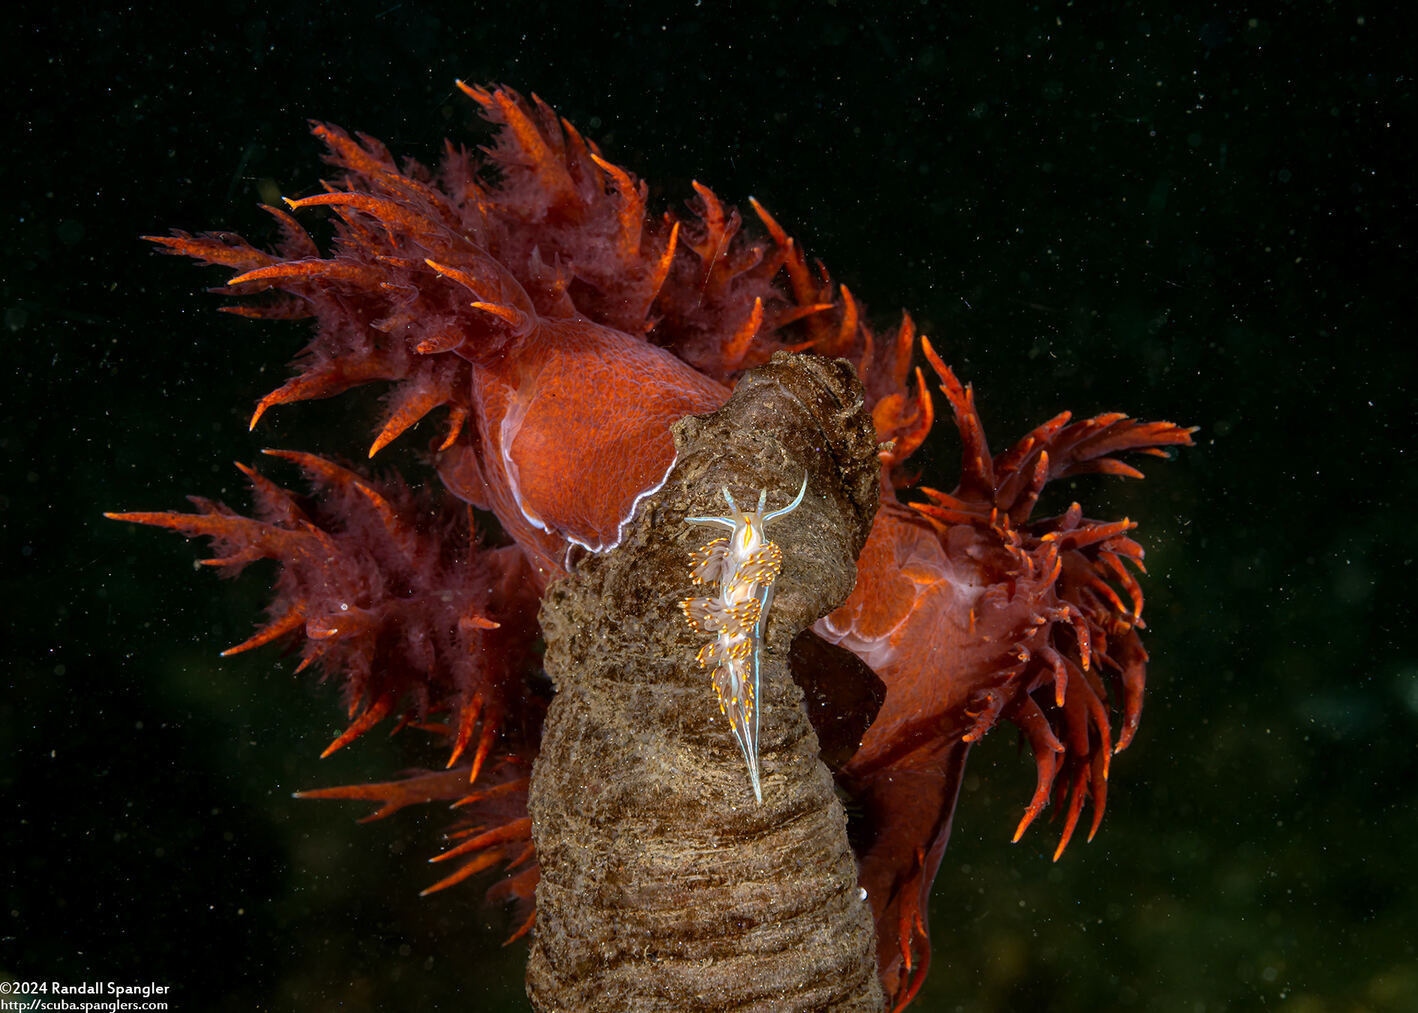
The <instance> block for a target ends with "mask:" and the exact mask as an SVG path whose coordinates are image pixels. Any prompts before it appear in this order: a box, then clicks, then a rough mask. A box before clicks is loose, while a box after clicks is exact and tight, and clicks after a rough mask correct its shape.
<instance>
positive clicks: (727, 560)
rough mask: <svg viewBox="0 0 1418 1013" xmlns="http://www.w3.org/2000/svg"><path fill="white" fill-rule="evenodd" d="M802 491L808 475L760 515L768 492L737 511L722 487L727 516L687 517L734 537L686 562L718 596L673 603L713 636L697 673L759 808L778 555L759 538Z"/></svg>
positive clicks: (797, 500) (702, 652) (780, 559)
mask: <svg viewBox="0 0 1418 1013" xmlns="http://www.w3.org/2000/svg"><path fill="white" fill-rule="evenodd" d="M806 494H807V476H806V475H804V476H803V484H802V488H800V489H799V490H798V495H797V496H796V497H795V498H794V499H793V501H792V502H791V503H789V504H788V505H787V506H785V507H783V508H782V509H779V510H774V511H772V512H771V513H764V512H763V508H764V506H765V505H766V504H767V501H768V490H767V489H761V490H759V494H758V508H757V509H756V510H748V511H741V510H739V508H738V505H737V504H736V503H735V502H734V497H733V495H732V494H731V493H730V492H729V490H728V489H727V488H725V489H724V499H725V500H726V501H727V502H728V504H729V510H730V511H731V514H730V515H729V516H727V517H717V516H703V517H686V518H685V520H686V521H687V522H689V523H690V524H704V525H712V526H717V527H725V528H728V529H729V530H730V531H732V532H733V534H731V535H729V536H728V537H720V538H715V539H714V540H713V541H711V542H709V543H708V544H707V545H705V546H703V547H702V548H700V549H699V550H697V551H696V552H694V553H693V554H692V555H691V557H690V577H691V579H692V580H693V581H694V583H696V584H705V583H713V584H715V585H717V589H718V590H717V594H715V595H714V596H712V597H705V598H685V599H684V600H683V601H681V602H680V603H679V605H680V610H681V611H682V612H683V613H684V617H685V619H687V620H688V621H689V625H690V626H692V627H694V629H695V631H696V632H702V633H712V634H714V639H713V640H711V641H709V642H708V643H707V644H705V645H704V646H703V647H701V648H700V649H699V654H698V661H699V665H700V667H702V668H708V669H710V670H711V672H712V673H713V675H712V679H713V683H714V693H715V695H716V696H717V697H718V699H719V711H720V713H722V714H723V715H724V716H725V717H727V718H728V719H729V727H730V729H732V730H733V733H734V738H735V740H737V742H738V744H739V749H740V750H742V751H743V758H744V763H746V764H747V765H748V777H749V781H750V782H751V783H752V785H753V797H754V798H755V799H756V800H757V801H758V802H759V803H760V804H762V802H763V787H762V784H761V782H760V780H759V766H758V723H759V685H760V679H759V661H760V657H759V655H760V651H761V648H762V644H763V633H764V629H765V628H766V626H767V623H768V608H769V606H770V605H771V604H772V603H773V584H774V582H775V581H777V579H778V574H779V573H781V572H782V569H783V550H782V549H780V548H778V546H777V545H775V544H774V543H773V542H770V541H767V540H766V539H765V538H764V531H765V528H766V526H767V524H768V522H769V521H773V520H777V519H778V518H780V517H784V516H786V515H788V514H790V513H792V512H793V511H794V510H796V509H797V508H798V507H799V506H800V505H801V504H802V501H803V496H805V495H806Z"/></svg>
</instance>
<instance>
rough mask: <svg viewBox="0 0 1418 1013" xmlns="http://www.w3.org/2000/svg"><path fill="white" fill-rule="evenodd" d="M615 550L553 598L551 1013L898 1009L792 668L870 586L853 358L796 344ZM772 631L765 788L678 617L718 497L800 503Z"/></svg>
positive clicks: (547, 778) (753, 385)
mask: <svg viewBox="0 0 1418 1013" xmlns="http://www.w3.org/2000/svg"><path fill="white" fill-rule="evenodd" d="M674 435H675V447H676V452H677V457H676V462H677V463H676V465H675V468H674V470H673V471H672V472H671V473H670V475H669V478H668V479H667V481H666V482H665V484H664V486H663V487H662V488H661V489H660V490H659V492H657V493H656V494H655V495H653V496H652V497H649V498H647V499H646V500H645V501H644V502H643V503H642V504H641V507H640V510H639V512H638V514H637V515H636V518H635V520H634V522H633V524H632V526H631V528H630V530H629V531H628V532H627V535H626V538H625V540H624V541H623V542H622V544H621V545H620V547H619V548H617V549H615V550H613V551H612V552H609V553H606V554H604V555H601V556H596V557H593V558H589V559H587V560H585V561H584V562H583V564H582V565H581V566H580V567H579V568H578V570H577V572H576V573H574V574H573V575H572V576H570V577H568V578H566V579H565V580H562V581H560V582H558V583H556V584H553V585H552V586H551V587H550V588H549V589H548V592H547V596H546V598H545V600H544V602H543V606H542V613H541V622H542V628H543V630H544V632H545V635H546V642H547V653H546V668H547V671H548V673H549V674H550V675H551V677H552V678H553V679H554V680H555V682H556V688H557V695H556V697H555V699H554V700H553V702H552V705H551V708H550V710H549V712H548V715H547V721H546V725H545V728H544V731H543V737H542V746H541V752H540V754H539V755H538V757H537V761H536V765H535V767H534V770H533V775H532V787H531V796H530V810H531V815H532V834H533V838H534V840H535V843H536V849H537V856H538V859H539V860H540V863H541V870H542V872H541V881H540V883H539V884H538V887H537V926H536V939H535V941H534V943H533V946H532V952H531V957H530V961H529V964H528V969H527V987H528V994H529V995H530V996H531V999H532V1003H533V1005H534V1006H535V1007H536V1008H537V1009H538V1010H544V1011H553V1010H626V1009H636V1010H645V1009H666V1010H669V1009H673V1010H726V1009H750V1008H755V1009H757V1008H762V1009H769V1008H772V1009H775V1010H809V1009H828V1008H830V1009H834V1010H879V1009H882V1008H884V1001H883V997H882V992H881V987H880V983H879V982H878V980H877V974H876V963H877V961H876V939H875V933H874V931H873V926H872V910H871V906H870V904H869V903H868V902H867V900H866V898H865V897H864V896H863V894H862V892H861V890H860V888H859V887H858V883H857V867H856V861H855V859H854V857H853V855H852V851H851V848H850V846H849V845H848V841H847V821H846V817H845V814H844V813H843V810H842V806H841V804H840V803H839V801H838V799H837V797H836V794H835V792H834V789H833V780H832V775H831V774H830V773H829V772H828V770H827V768H826V767H825V766H824V765H823V763H822V761H821V760H820V759H819V744H818V739H817V736H816V735H815V734H814V732H813V729H812V726H811V725H810V724H809V721H808V716H807V713H806V711H805V710H804V707H803V694H802V691H801V690H800V689H799V688H798V686H797V685H796V684H795V683H794V681H793V678H792V676H791V675H790V673H789V666H788V661H787V659H788V656H789V645H790V643H791V642H792V640H793V638H794V636H795V635H796V634H798V633H799V632H800V631H802V630H804V629H806V628H807V627H808V626H810V625H811V624H812V623H813V622H814V621H815V620H816V619H817V618H818V617H820V616H822V615H824V614H826V613H827V612H829V611H831V610H832V609H833V608H834V607H836V605H838V604H839V603H841V602H842V601H843V600H844V599H845V598H846V596H847V594H848V593H849V592H850V591H851V588H852V586H853V582H854V580H855V577H856V556H857V553H858V552H859V551H860V550H861V547H862V545H863V543H864V542H865V540H866V536H867V532H868V531H869V530H870V527H871V522H872V518H873V516H874V514H875V512H876V505H877V500H878V472H879V461H878V458H877V444H876V437H875V430H874V427H873V425H872V421H871V415H870V413H869V412H868V411H867V409H866V407H865V405H864V401H863V394H862V389H861V385H860V383H859V382H858V381H857V379H856V377H855V375H854V373H853V371H852V369H851V367H850V366H849V365H847V364H845V363H842V362H840V361H834V360H827V359H823V358H819V357H816V356H805V355H800V356H788V355H786V354H780V355H778V356H775V358H774V359H773V361H772V362H771V363H769V364H767V365H765V366H763V367H760V368H759V369H757V370H754V371H753V372H751V373H749V374H748V375H747V376H745V378H744V379H743V380H741V381H740V382H739V384H738V386H737V387H736V388H735V390H734V394H733V397H732V398H731V399H730V400H729V402H728V404H727V405H725V406H724V407H723V408H722V409H720V410H719V411H718V412H715V413H714V414H713V415H708V416H701V417H690V418H686V419H684V420H683V421H681V422H680V423H678V424H677V425H676V426H675V428H674ZM804 474H806V475H807V492H806V495H805V496H804V498H803V501H802V503H801V505H800V507H799V508H798V509H796V510H795V511H794V512H793V513H792V514H791V515H790V516H784V517H782V518H781V519H780V520H778V521H777V522H776V526H775V530H774V538H775V541H776V542H777V544H778V545H779V546H781V548H782V553H783V565H782V572H781V575H780V576H779V578H778V580H777V581H776V584H775V595H774V597H773V601H772V605H771V610H770V612H769V613H768V618H767V622H766V624H765V626H764V637H763V640H764V643H763V645H762V659H761V690H760V692H761V699H760V706H761V726H760V742H759V749H760V759H761V783H762V793H763V801H762V804H761V805H760V804H759V803H758V802H756V801H755V798H754V791H753V788H752V786H751V785H750V782H749V778H748V777H746V776H745V772H744V763H743V756H742V754H741V752H740V749H739V746H738V745H737V744H736V742H735V739H734V736H733V734H732V732H731V730H730V726H729V722H728V721H727V720H726V719H725V717H724V716H723V714H722V713H721V711H720V708H719V705H718V702H717V699H716V696H715V693H714V689H713V687H712V686H711V683H710V679H709V677H708V675H707V674H706V672H705V670H704V669H703V668H702V667H701V666H700V665H699V664H698V663H697V662H696V651H697V648H698V646H699V644H698V642H697V640H696V636H695V634H694V632H693V630H692V629H691V628H690V627H689V626H688V625H687V624H686V623H685V622H684V621H683V619H682V617H681V616H680V614H679V606H678V602H679V600H680V599H682V598H683V597H684V595H685V593H686V590H687V589H690V588H691V587H692V576H691V560H692V557H693V554H694V551H695V549H696V548H697V547H698V543H699V542H701V541H703V535H702V529H696V528H694V527H693V526H691V525H689V524H686V522H685V519H686V517H692V516H696V515H704V514H706V513H709V512H711V511H712V510H713V509H714V508H715V505H716V504H718V503H722V502H723V490H724V489H726V488H727V489H728V490H729V491H730V493H731V494H733V495H734V496H736V497H738V498H739V499H741V500H748V499H750V497H751V498H752V499H753V500H755V501H756V500H757V499H758V497H759V494H760V492H762V491H764V490H766V492H767V499H768V501H769V502H778V503H786V502H788V501H789V500H791V499H792V498H793V496H794V494H795V493H796V492H797V491H798V488H799V483H800V482H801V480H802V479H801V477H802V476H803V475H804Z"/></svg>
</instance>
